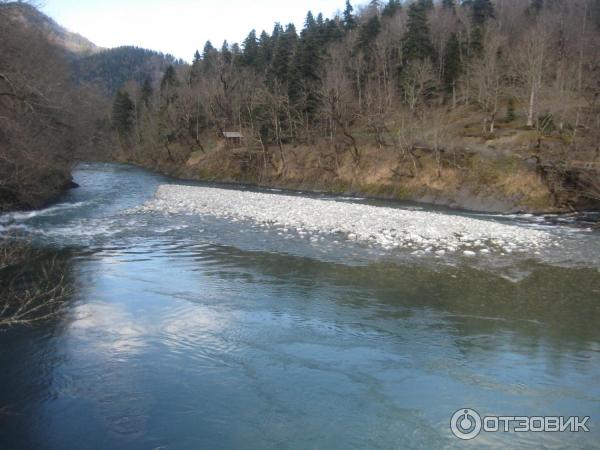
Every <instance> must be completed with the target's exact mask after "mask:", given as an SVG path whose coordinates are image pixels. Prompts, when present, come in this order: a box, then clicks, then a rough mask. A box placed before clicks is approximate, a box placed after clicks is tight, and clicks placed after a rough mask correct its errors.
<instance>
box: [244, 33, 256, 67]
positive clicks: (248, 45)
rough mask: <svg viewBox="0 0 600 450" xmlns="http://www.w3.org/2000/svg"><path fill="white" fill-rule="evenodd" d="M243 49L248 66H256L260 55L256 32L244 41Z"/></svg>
mask: <svg viewBox="0 0 600 450" xmlns="http://www.w3.org/2000/svg"><path fill="white" fill-rule="evenodd" d="M242 47H243V49H244V50H243V51H244V54H243V60H244V64H245V65H247V66H256V56H257V55H258V40H257V39H256V30H252V31H251V32H250V34H248V37H246V39H244V42H243V44H242Z"/></svg>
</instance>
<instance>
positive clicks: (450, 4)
mask: <svg viewBox="0 0 600 450" xmlns="http://www.w3.org/2000/svg"><path fill="white" fill-rule="evenodd" d="M442 8H444V9H446V10H449V11H456V9H455V8H456V5H455V4H454V0H442Z"/></svg>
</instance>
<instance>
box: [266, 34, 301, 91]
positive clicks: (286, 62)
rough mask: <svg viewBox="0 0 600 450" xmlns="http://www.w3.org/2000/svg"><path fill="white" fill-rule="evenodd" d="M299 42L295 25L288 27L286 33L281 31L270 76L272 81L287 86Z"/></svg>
mask: <svg viewBox="0 0 600 450" xmlns="http://www.w3.org/2000/svg"><path fill="white" fill-rule="evenodd" d="M297 40H298V35H297V34H296V27H294V25H293V24H290V25H288V26H287V28H286V30H285V31H281V34H280V35H279V37H278V39H277V42H276V43H275V49H274V51H273V61H272V63H271V68H270V70H269V74H268V76H269V78H270V80H272V81H274V80H276V81H278V82H279V83H280V84H287V82H288V81H289V80H288V78H289V73H290V66H291V62H292V57H293V54H294V50H295V48H296V42H297Z"/></svg>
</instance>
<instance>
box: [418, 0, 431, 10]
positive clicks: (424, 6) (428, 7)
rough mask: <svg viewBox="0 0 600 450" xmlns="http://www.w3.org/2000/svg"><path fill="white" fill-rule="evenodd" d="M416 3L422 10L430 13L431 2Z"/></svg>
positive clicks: (424, 0)
mask: <svg viewBox="0 0 600 450" xmlns="http://www.w3.org/2000/svg"><path fill="white" fill-rule="evenodd" d="M417 3H419V5H420V6H421V8H423V9H424V10H425V11H430V10H432V9H433V0H417Z"/></svg>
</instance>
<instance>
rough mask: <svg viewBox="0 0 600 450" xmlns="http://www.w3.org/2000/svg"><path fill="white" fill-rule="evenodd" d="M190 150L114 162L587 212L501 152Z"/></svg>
mask: <svg viewBox="0 0 600 450" xmlns="http://www.w3.org/2000/svg"><path fill="white" fill-rule="evenodd" d="M193 150H194V148H193V147H186V146H184V145H171V146H169V151H168V153H167V152H166V151H165V150H163V151H148V152H139V153H136V154H133V155H132V154H131V153H122V154H120V155H117V156H116V159H117V160H119V161H120V162H124V163H130V164H135V165H139V166H142V167H145V168H149V169H152V170H156V171H158V172H161V173H165V174H168V175H170V176H173V177H176V178H182V179H190V180H201V181H217V182H231V183H243V184H251V185H256V186H261V187H270V188H285V189H293V190H302V191H312V192H326V193H332V194H342V195H358V196H366V197H371V198H384V199H394V200H410V201H416V202H420V203H426V204H434V205H443V206H448V207H451V208H454V209H463V210H470V211H479V212H494V213H516V212H525V213H561V212H571V211H573V210H578V209H582V210H583V209H586V208H588V207H590V206H591V203H588V202H586V201H582V199H580V198H574V197H573V196H572V195H571V196H567V195H565V193H564V192H558V191H557V189H556V187H555V186H553V185H552V183H549V182H548V180H544V179H543V176H542V174H541V173H540V172H539V170H538V169H537V167H536V166H535V165H534V164H531V163H530V162H528V161H525V160H524V159H523V158H521V157H519V156H518V155H515V154H511V153H505V152H498V153H497V154H493V155H486V156H485V157H483V156H482V155H481V154H474V153H470V152H468V151H462V152H458V151H457V152H452V153H441V154H435V153H433V152H431V151H428V150H426V149H422V150H414V151H411V152H410V153H407V154H400V153H398V152H392V151H388V150H381V149H378V148H370V147H366V148H364V149H362V150H361V154H360V159H359V160H358V161H357V160H356V158H355V155H353V154H351V153H350V152H340V153H336V152H331V151H327V150H326V149H325V148H319V147H318V146H317V148H313V147H308V146H291V145H290V146H283V147H282V148H281V149H279V148H277V149H271V150H270V151H266V152H262V151H254V152H252V151H248V150H246V149H228V148H226V147H225V146H223V145H218V144H216V145H214V146H212V147H210V148H209V149H207V150H205V151H202V150H195V151H193Z"/></svg>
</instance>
